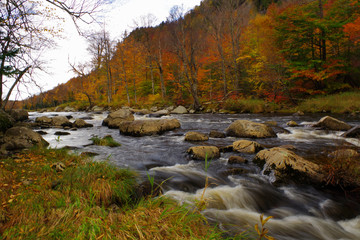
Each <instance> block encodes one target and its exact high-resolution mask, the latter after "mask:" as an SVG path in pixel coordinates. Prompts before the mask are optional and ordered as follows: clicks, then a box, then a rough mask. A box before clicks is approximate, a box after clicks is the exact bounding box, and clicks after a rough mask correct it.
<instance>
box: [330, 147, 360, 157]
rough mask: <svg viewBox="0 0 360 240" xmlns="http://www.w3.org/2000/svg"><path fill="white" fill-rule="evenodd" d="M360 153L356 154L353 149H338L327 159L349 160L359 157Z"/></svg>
mask: <svg viewBox="0 0 360 240" xmlns="http://www.w3.org/2000/svg"><path fill="white" fill-rule="evenodd" d="M359 156H360V153H358V152H357V151H356V150H354V149H339V150H336V151H334V152H332V153H330V154H329V157H332V158H335V159H350V158H355V157H359Z"/></svg>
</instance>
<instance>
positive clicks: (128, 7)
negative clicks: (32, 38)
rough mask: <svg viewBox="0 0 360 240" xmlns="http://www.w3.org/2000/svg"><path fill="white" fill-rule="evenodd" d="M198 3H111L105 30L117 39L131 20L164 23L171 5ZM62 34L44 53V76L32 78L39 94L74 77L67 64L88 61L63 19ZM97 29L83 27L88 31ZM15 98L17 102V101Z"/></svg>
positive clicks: (68, 22)
mask: <svg viewBox="0 0 360 240" xmlns="http://www.w3.org/2000/svg"><path fill="white" fill-rule="evenodd" d="M200 2H201V0H114V2H113V3H112V4H111V5H109V6H106V11H105V12H104V13H103V15H104V19H105V20H104V22H105V28H106V30H107V31H108V32H110V35H111V38H113V39H120V37H121V34H122V33H123V32H124V30H128V31H131V30H132V28H133V26H134V20H135V21H136V20H137V21H138V22H139V19H140V17H141V16H145V15H148V14H153V15H154V16H155V17H156V19H157V23H156V24H159V23H161V22H162V21H164V20H166V18H167V17H168V15H169V11H170V9H171V8H172V7H173V6H175V5H180V6H181V5H183V6H184V9H185V10H190V9H192V8H193V7H194V6H196V5H199V4H200ZM62 27H63V28H64V32H63V33H62V35H63V38H62V39H58V40H56V41H57V43H58V46H57V47H56V48H55V47H54V48H52V49H50V50H48V51H47V52H46V53H44V60H46V62H47V65H46V70H47V72H48V73H47V74H44V73H41V74H38V76H37V77H36V80H37V84H38V85H39V86H41V87H42V91H43V92H44V91H47V90H50V89H53V88H54V87H56V86H57V85H58V84H61V83H65V82H67V81H68V80H69V79H71V78H72V77H75V74H74V73H72V72H71V71H70V66H69V63H68V62H69V61H70V62H71V63H86V62H87V61H89V55H88V53H87V50H86V48H87V42H86V41H85V40H84V39H83V38H82V37H80V36H79V34H78V32H77V30H76V28H75V26H74V24H73V23H72V21H71V20H70V19H67V18H66V22H65V23H63V24H62ZM98 27H99V26H97V25H91V26H86V28H89V29H90V30H93V29H96V28H98ZM27 91H30V93H31V94H38V93H39V92H40V91H39V89H38V88H34V87H32V88H28V89H27ZM26 97H28V94H27V92H26V91H25V90H22V94H21V97H20V98H21V99H24V98H26ZM21 99H18V100H21Z"/></svg>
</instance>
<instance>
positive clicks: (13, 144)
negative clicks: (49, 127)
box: [2, 127, 49, 150]
mask: <svg viewBox="0 0 360 240" xmlns="http://www.w3.org/2000/svg"><path fill="white" fill-rule="evenodd" d="M4 142H5V144H4V145H3V146H2V148H5V150H21V149H24V148H31V147H33V146H48V145H49V143H48V142H46V141H45V140H44V139H43V138H42V137H41V135H40V134H39V133H37V132H34V131H33V130H31V129H29V128H26V127H13V128H10V129H8V130H7V131H6V132H5V135H4Z"/></svg>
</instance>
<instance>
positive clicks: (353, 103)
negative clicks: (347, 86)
mask: <svg viewBox="0 0 360 240" xmlns="http://www.w3.org/2000/svg"><path fill="white" fill-rule="evenodd" d="M298 110H300V111H303V112H310V113H316V112H331V113H352V112H357V111H360V92H359V91H357V92H346V93H339V94H334V95H329V96H319V97H316V98H311V99H307V100H305V101H304V102H302V103H300V104H299V106H298Z"/></svg>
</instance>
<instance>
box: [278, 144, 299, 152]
mask: <svg viewBox="0 0 360 240" xmlns="http://www.w3.org/2000/svg"><path fill="white" fill-rule="evenodd" d="M280 148H285V149H287V150H291V151H294V150H296V149H297V148H296V147H295V146H294V145H281V146H280Z"/></svg>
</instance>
